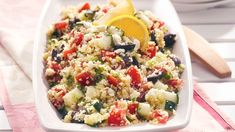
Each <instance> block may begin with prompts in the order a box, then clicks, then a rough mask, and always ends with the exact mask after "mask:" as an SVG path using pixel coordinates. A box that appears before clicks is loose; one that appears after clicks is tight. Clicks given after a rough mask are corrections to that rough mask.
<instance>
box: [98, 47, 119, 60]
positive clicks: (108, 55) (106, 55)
mask: <svg viewBox="0 0 235 132" xmlns="http://www.w3.org/2000/svg"><path fill="white" fill-rule="evenodd" d="M101 57H102V60H103V61H108V60H110V59H111V58H114V57H116V53H115V52H113V51H108V50H102V51H101Z"/></svg>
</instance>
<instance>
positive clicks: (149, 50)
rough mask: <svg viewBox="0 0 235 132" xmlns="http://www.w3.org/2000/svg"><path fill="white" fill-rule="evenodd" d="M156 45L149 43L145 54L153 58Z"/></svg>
mask: <svg viewBox="0 0 235 132" xmlns="http://www.w3.org/2000/svg"><path fill="white" fill-rule="evenodd" d="M156 52H157V47H156V46H155V45H149V46H148V48H147V55H148V56H149V57H150V58H153V57H154V56H155V55H156Z"/></svg>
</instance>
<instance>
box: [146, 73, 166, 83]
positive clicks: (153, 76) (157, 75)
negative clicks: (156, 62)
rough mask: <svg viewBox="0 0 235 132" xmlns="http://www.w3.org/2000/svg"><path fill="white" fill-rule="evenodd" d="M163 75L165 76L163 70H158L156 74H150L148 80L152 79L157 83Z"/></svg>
mask: <svg viewBox="0 0 235 132" xmlns="http://www.w3.org/2000/svg"><path fill="white" fill-rule="evenodd" d="M162 76H163V73H162V72H157V73H155V75H151V76H148V77H147V80H148V81H151V82H153V83H156V82H157V81H158V80H159V79H161V78H162Z"/></svg>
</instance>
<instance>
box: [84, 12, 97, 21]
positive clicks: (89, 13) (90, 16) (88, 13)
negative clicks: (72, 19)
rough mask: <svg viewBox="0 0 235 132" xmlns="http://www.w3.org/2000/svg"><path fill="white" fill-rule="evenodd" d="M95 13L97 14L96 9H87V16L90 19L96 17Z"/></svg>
mask: <svg viewBox="0 0 235 132" xmlns="http://www.w3.org/2000/svg"><path fill="white" fill-rule="evenodd" d="M94 15H95V11H92V10H87V11H86V12H85V16H86V17H87V18H88V19H90V20H91V19H92V18H93V17H94Z"/></svg>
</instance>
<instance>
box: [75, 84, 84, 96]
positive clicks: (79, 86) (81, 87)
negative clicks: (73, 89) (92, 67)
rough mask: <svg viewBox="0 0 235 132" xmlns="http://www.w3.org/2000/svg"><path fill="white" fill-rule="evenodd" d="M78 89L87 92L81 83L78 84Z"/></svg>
mask: <svg viewBox="0 0 235 132" xmlns="http://www.w3.org/2000/svg"><path fill="white" fill-rule="evenodd" d="M77 89H79V90H80V91H81V92H82V93H83V94H85V93H86V89H85V88H84V87H83V86H82V85H81V84H80V83H78V84H77Z"/></svg>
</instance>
